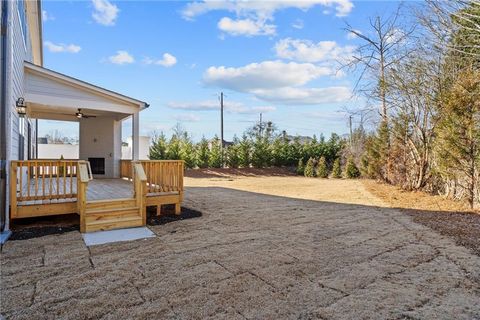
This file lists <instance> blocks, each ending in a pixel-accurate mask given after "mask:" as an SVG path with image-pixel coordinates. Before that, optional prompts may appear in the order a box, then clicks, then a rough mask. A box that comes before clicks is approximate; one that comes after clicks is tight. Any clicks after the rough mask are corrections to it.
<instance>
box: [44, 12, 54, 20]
mask: <svg viewBox="0 0 480 320" xmlns="http://www.w3.org/2000/svg"><path fill="white" fill-rule="evenodd" d="M52 20H55V17H54V16H52V15H51V14H49V13H48V12H47V10H42V21H43V22H47V21H52Z"/></svg>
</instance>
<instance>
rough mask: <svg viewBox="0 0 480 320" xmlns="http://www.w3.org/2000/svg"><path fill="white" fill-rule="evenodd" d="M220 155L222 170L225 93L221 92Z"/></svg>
mask: <svg viewBox="0 0 480 320" xmlns="http://www.w3.org/2000/svg"><path fill="white" fill-rule="evenodd" d="M220 153H221V159H222V168H223V167H224V162H223V92H220Z"/></svg>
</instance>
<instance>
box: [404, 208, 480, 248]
mask: <svg viewBox="0 0 480 320" xmlns="http://www.w3.org/2000/svg"><path fill="white" fill-rule="evenodd" d="M402 211H404V212H405V213H406V214H408V215H409V216H410V217H412V219H413V221H415V222H417V223H420V224H423V225H425V226H427V227H429V228H431V229H433V230H435V231H437V232H438V233H440V234H442V235H444V236H448V237H451V238H452V239H454V240H455V243H456V244H457V245H460V246H464V247H466V248H468V249H470V250H471V251H472V252H473V253H475V254H476V255H478V256H480V214H478V213H466V212H440V211H439V212H437V211H423V210H413V209H402Z"/></svg>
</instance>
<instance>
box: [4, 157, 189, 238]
mask: <svg viewBox="0 0 480 320" xmlns="http://www.w3.org/2000/svg"><path fill="white" fill-rule="evenodd" d="M121 167H122V172H121V176H122V179H93V176H92V175H91V173H90V172H89V165H88V162H86V161H72V160H68V161H56V160H29V161H12V165H11V171H10V204H11V205H10V213H11V219H18V218H27V217H39V216H49V215H57V214H68V213H78V214H79V215H80V230H81V231H82V232H89V231H97V230H109V229H116V228H124V227H134V226H141V225H145V224H146V207H147V206H156V207H157V214H161V206H162V205H164V204H174V205H175V212H176V213H180V205H181V202H182V201H183V167H184V165H183V161H141V162H140V161H122V163H121ZM144 168H145V169H144Z"/></svg>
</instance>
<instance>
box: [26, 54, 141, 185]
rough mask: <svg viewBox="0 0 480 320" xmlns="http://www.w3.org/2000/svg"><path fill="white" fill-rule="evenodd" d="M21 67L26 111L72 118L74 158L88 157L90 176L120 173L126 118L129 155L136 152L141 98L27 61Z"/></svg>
mask: <svg viewBox="0 0 480 320" xmlns="http://www.w3.org/2000/svg"><path fill="white" fill-rule="evenodd" d="M24 68H25V80H24V81H25V97H24V100H25V104H26V110H27V114H28V117H29V118H30V119H40V120H57V121H67V122H76V123H78V128H79V136H78V137H79V159H81V160H86V161H89V162H90V166H91V169H92V174H93V176H94V177H95V178H120V160H121V158H122V123H123V122H124V121H126V120H131V121H132V132H131V136H132V144H133V145H132V160H136V159H138V158H139V138H140V137H139V134H140V128H139V113H140V112H141V111H142V110H144V109H145V108H147V107H148V104H147V103H145V102H143V101H140V100H137V99H133V98H130V97H127V96H124V95H122V94H119V93H116V92H113V91H110V90H107V89H104V88H101V87H98V86H95V85H92V84H90V83H87V82H84V81H81V80H78V79H75V78H72V77H69V76H66V75H64V74H61V73H58V72H55V71H52V70H49V69H46V68H43V67H39V66H36V65H33V64H30V63H25V66H24ZM59 158H60V155H59Z"/></svg>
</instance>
